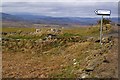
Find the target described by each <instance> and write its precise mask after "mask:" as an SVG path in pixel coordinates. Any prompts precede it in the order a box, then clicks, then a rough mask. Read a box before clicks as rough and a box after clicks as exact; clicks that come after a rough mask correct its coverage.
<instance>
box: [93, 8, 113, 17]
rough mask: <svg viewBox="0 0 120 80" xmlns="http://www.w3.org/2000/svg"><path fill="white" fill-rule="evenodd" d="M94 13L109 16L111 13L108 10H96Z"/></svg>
mask: <svg viewBox="0 0 120 80" xmlns="http://www.w3.org/2000/svg"><path fill="white" fill-rule="evenodd" d="M95 13H96V14H97V15H105V16H110V14H111V11H110V10H104V9H98V10H95Z"/></svg>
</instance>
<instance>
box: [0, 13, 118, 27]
mask: <svg viewBox="0 0 120 80" xmlns="http://www.w3.org/2000/svg"><path fill="white" fill-rule="evenodd" d="M0 14H1V15H2V20H3V21H16V22H17V21H21V22H30V23H42V24H59V25H60V24H79V25H93V24H96V23H97V21H98V20H99V19H100V18H81V17H50V16H43V15H42V16H41V15H32V14H14V15H13V14H6V13H0ZM112 21H114V22H117V18H113V19H112Z"/></svg>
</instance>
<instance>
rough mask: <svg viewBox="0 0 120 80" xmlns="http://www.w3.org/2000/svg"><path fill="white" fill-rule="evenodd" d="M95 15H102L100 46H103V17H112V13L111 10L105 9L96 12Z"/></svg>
mask: <svg viewBox="0 0 120 80" xmlns="http://www.w3.org/2000/svg"><path fill="white" fill-rule="evenodd" d="M95 14H97V15H101V16H102V18H101V27H100V44H101V45H102V26H103V16H110V14H111V11H110V10H105V9H98V10H95Z"/></svg>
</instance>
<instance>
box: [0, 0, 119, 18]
mask: <svg viewBox="0 0 120 80" xmlns="http://www.w3.org/2000/svg"><path fill="white" fill-rule="evenodd" d="M9 1H13V2H9ZM14 1H16V0H4V1H3V3H2V6H1V7H2V9H3V11H2V12H4V13H10V14H20V13H28V14H35V15H46V16H55V17H96V15H95V13H94V10H96V9H109V10H111V11H112V14H111V16H112V17H114V16H117V14H118V2H117V1H118V0H115V1H114V2H112V0H109V1H111V2H107V1H108V0H104V1H106V2H98V1H96V0H92V1H91V0H89V2H85V1H82V0H81V1H78V0H69V2H67V0H66V1H64V2H63V0H62V2H59V1H60V0H57V1H56V2H55V1H54V0H49V1H54V2H47V0H44V2H42V0H40V1H41V2H40V1H38V0H34V2H32V0H31V1H30V0H29V2H22V1H23V0H17V1H16V2H14ZM37 1H38V2H37ZM45 1H46V2H45ZM70 1H71V2H70ZM101 1H102V0H101Z"/></svg>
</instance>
